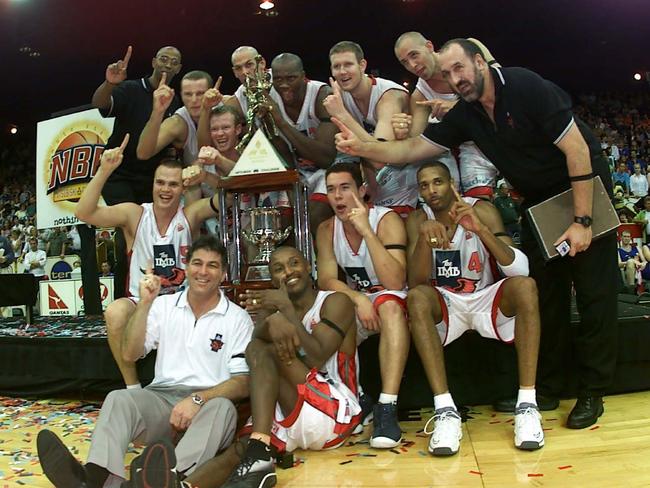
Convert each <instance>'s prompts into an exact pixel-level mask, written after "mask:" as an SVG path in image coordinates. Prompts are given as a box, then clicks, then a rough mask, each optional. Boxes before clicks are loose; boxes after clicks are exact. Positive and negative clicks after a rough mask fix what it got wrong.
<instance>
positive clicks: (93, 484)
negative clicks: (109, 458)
mask: <svg viewBox="0 0 650 488" xmlns="http://www.w3.org/2000/svg"><path fill="white" fill-rule="evenodd" d="M85 468H86V478H87V480H88V486H89V487H90V488H102V486H104V482H105V481H106V478H108V474H109V473H108V470H107V469H106V468H104V467H102V466H99V465H98V464H95V463H87V464H86V466H85Z"/></svg>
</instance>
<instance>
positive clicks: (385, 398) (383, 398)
mask: <svg viewBox="0 0 650 488" xmlns="http://www.w3.org/2000/svg"><path fill="white" fill-rule="evenodd" d="M379 403H383V404H390V403H392V404H393V405H394V404H396V403H397V395H389V394H388V393H382V394H380V395H379Z"/></svg>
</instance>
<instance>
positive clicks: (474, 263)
mask: <svg viewBox="0 0 650 488" xmlns="http://www.w3.org/2000/svg"><path fill="white" fill-rule="evenodd" d="M467 269H469V270H470V271H474V272H476V273H480V272H481V271H482V270H483V266H482V265H481V260H480V258H479V257H478V252H476V251H474V252H473V253H472V255H471V256H470V258H469V263H468V264H467Z"/></svg>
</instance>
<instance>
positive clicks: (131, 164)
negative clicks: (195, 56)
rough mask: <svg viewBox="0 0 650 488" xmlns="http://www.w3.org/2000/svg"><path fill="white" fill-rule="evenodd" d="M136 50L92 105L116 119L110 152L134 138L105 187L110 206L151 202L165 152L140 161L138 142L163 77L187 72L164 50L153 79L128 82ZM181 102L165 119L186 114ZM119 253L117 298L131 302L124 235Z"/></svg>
mask: <svg viewBox="0 0 650 488" xmlns="http://www.w3.org/2000/svg"><path fill="white" fill-rule="evenodd" d="M131 51H132V49H131V46H129V47H128V49H127V50H126V54H125V55H124V59H120V60H119V61H117V62H115V63H112V64H109V65H108V67H107V68H106V79H105V80H104V82H103V83H102V84H101V85H99V87H98V88H97V90H95V93H94V95H93V100H92V104H93V106H94V107H97V108H98V109H99V111H100V113H101V114H102V116H103V117H115V124H114V126H113V133H112V134H111V136H110V137H109V138H108V142H107V143H106V149H112V148H115V147H119V146H120V144H121V143H122V141H123V140H124V136H125V135H126V134H127V133H128V134H130V135H131V137H130V139H129V144H128V145H127V146H126V149H125V150H124V159H123V161H122V164H121V165H120V167H119V168H118V169H117V170H115V171H114V172H113V174H111V177H110V178H109V180H108V181H107V182H106V185H104V188H103V190H102V196H103V197H104V200H105V201H106V204H107V205H116V204H118V203H124V202H133V203H137V204H142V203H145V202H151V201H152V197H151V189H152V188H153V174H154V172H155V170H156V167H157V166H158V163H159V162H160V160H161V159H162V158H163V157H164V156H165V152H164V151H161V152H160V153H159V154H157V155H155V156H153V157H152V158H151V159H147V160H145V161H141V160H139V159H138V158H137V156H136V152H135V150H136V147H137V146H138V138H139V137H140V133H141V132H142V129H143V128H144V126H145V124H146V123H147V121H148V120H149V115H150V114H151V107H152V103H153V102H152V100H153V91H154V90H155V89H156V88H157V87H158V85H159V84H160V79H161V77H162V75H163V73H166V74H167V83H170V82H171V80H172V78H173V77H174V76H175V75H177V74H178V72H179V71H180V70H181V53H180V51H179V50H178V49H176V48H175V47H173V46H166V47H163V48H160V49H159V50H158V52H157V53H156V56H155V57H154V58H153V59H152V60H151V67H152V68H153V73H152V74H151V75H150V76H149V77H148V78H140V79H139V80H127V79H126V70H127V67H128V65H129V59H130V58H131ZM180 106H181V104H180V102H179V101H178V98H177V97H176V96H174V99H173V100H172V102H171V104H170V106H169V108H168V109H167V113H166V114H165V117H169V116H171V115H173V114H174V112H175V111H176V110H177V109H178V108H180ZM115 244H116V249H115V260H116V266H115V274H116V275H117V276H116V279H115V298H119V297H122V296H125V294H124V293H125V289H124V286H125V283H126V255H125V249H126V244H125V243H124V237H123V236H122V233H121V231H118V232H117V233H116V243H115Z"/></svg>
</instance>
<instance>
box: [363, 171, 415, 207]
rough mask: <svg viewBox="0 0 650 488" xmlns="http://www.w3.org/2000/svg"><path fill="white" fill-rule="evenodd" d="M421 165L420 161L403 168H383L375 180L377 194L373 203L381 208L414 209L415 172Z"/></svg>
mask: <svg viewBox="0 0 650 488" xmlns="http://www.w3.org/2000/svg"><path fill="white" fill-rule="evenodd" d="M422 164H424V163H423V162H422V161H420V162H415V163H409V164H406V165H403V166H394V165H388V166H386V167H384V169H383V170H382V172H381V174H380V175H379V178H377V192H376V194H375V196H374V198H373V202H374V203H375V204H376V205H379V206H382V207H401V206H409V207H413V208H415V207H416V206H417V203H418V197H419V193H418V179H417V172H418V169H419V168H420V166H422Z"/></svg>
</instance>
